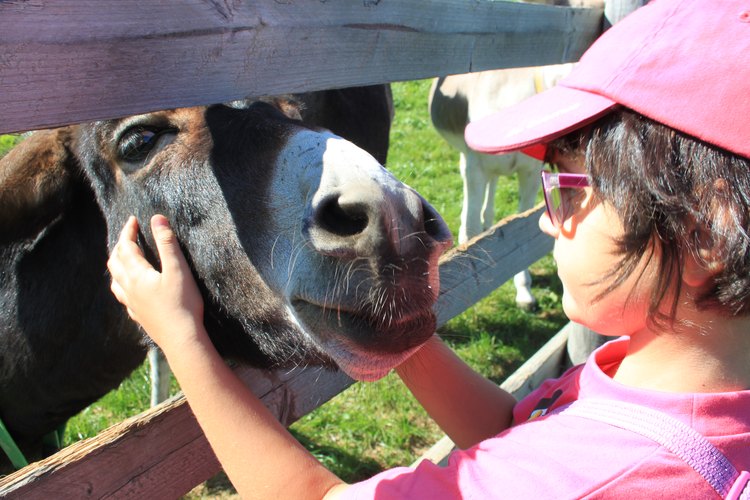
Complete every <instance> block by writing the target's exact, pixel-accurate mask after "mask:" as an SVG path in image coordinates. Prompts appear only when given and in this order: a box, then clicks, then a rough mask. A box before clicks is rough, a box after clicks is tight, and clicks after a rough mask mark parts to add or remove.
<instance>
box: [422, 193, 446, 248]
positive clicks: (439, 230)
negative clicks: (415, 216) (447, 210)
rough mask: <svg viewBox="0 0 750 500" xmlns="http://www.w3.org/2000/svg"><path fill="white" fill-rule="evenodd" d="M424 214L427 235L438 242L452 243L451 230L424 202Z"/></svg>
mask: <svg viewBox="0 0 750 500" xmlns="http://www.w3.org/2000/svg"><path fill="white" fill-rule="evenodd" d="M422 213H423V216H424V231H425V233H427V234H428V235H429V236H431V237H432V238H433V239H434V240H435V241H438V242H448V241H451V233H450V230H449V229H448V227H447V226H446V225H445V222H443V218H442V217H440V214H438V213H437V211H436V210H435V209H434V208H432V206H431V205H430V204H429V203H426V202H424V201H423V202H422Z"/></svg>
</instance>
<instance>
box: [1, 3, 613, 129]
mask: <svg viewBox="0 0 750 500" xmlns="http://www.w3.org/2000/svg"><path fill="white" fill-rule="evenodd" d="M601 18H602V11H601V10H592V9H573V8H567V7H552V6H544V5H523V4H516V3H511V2H494V1H489V0H473V1H471V2H457V1H454V0H379V1H378V0H363V1H360V2H353V1H351V0H327V1H325V2H320V1H318V0H289V1H284V2H279V1H275V0H255V1H249V0H245V1H236V2H208V1H205V0H160V1H152V2H148V4H143V3H142V2H123V1H121V0H35V1H34V2H0V46H2V47H3V50H2V54H0V109H2V119H1V120H0V133H8V132H14V131H22V130H30V129H35V128H44V127H51V126H58V125H63V124H67V123H76V122H81V121H90V120H96V119H105V118H114V117H119V116H125V115H130V114H136V113H143V112H148V111H153V110H157V109H166V108H173V107H183V106H193V105H205V104H211V103H216V102H225V101H229V100H233V99H240V98H244V97H246V96H250V95H272V94H280V93H286V92H303V91H310V90H319V89H324V88H340V87H346V86H353V85H365V84H373V83H385V82H391V81H400V80H414V79H420V78H427V77H432V76H437V75H443V74H449V73H466V72H470V71H479V70H483V69H492V68H497V67H511V66H531V65H540V64H552V63H561V62H568V61H575V60H577V59H578V57H579V56H580V55H581V53H582V52H583V51H584V50H585V48H586V47H588V45H590V43H591V42H592V41H593V40H594V38H595V37H596V36H597V35H598V34H599V32H600V26H601ZM41 27H43V29H41ZM436 55H439V57H436Z"/></svg>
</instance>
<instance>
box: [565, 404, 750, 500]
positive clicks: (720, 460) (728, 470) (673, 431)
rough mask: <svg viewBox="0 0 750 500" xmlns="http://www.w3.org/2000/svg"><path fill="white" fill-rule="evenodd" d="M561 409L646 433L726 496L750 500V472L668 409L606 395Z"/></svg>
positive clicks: (643, 434)
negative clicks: (606, 396)
mask: <svg viewBox="0 0 750 500" xmlns="http://www.w3.org/2000/svg"><path fill="white" fill-rule="evenodd" d="M558 413H561V414H567V415H574V416H578V417H582V418H588V419H591V420H597V421H599V422H604V423H606V424H609V425H612V426H615V427H619V428H620V429H625V430H629V431H632V432H636V433H638V434H640V435H642V436H645V437H647V438H649V439H651V440H653V441H655V442H657V443H659V444H660V445H662V446H664V447H665V448H666V449H668V450H669V451H670V452H672V453H674V454H675V455H677V456H678V457H680V458H681V459H682V460H684V461H685V462H686V463H687V464H688V465H690V466H691V467H692V468H693V469H695V471H696V472H698V473H699V474H700V475H701V476H703V478H704V479H705V480H706V481H708V483H709V484H710V485H711V487H712V488H713V489H714V490H716V492H717V493H718V494H719V495H720V496H721V497H722V498H727V499H740V500H750V473H749V472H747V471H743V472H738V471H737V469H735V468H734V466H733V465H732V464H731V463H730V462H729V460H728V459H727V457H726V456H724V454H723V453H721V452H720V451H719V450H718V449H717V448H716V447H715V446H714V445H713V444H711V443H710V442H709V441H708V439H706V437H705V436H703V435H702V434H701V433H699V432H698V431H696V430H695V429H693V428H692V427H690V426H688V425H686V424H684V423H682V422H680V421H679V420H677V419H675V418H673V417H671V416H669V415H667V414H666V413H663V412H660V411H657V410H654V409H651V408H647V407H645V406H640V405H636V404H632V403H626V402H623V401H614V400H604V399H581V400H577V401H574V402H573V403H571V404H570V405H568V406H566V407H563V408H561V409H560V410H559V411H558Z"/></svg>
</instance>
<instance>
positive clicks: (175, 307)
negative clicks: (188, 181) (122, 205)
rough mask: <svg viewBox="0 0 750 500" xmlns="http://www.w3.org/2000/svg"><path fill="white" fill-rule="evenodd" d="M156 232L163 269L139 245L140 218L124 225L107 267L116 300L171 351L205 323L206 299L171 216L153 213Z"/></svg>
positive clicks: (152, 229) (152, 228) (156, 339)
mask: <svg viewBox="0 0 750 500" xmlns="http://www.w3.org/2000/svg"><path fill="white" fill-rule="evenodd" d="M151 231H152V232H153V235H154V239H155V242H156V247H157V250H158V253H159V260H160V261H161V266H162V269H161V272H159V271H157V270H156V269H154V267H153V266H152V265H151V264H150V263H149V262H148V261H147V260H146V258H145V256H144V254H143V251H142V250H141V248H140V247H139V246H138V244H137V236H138V221H137V220H136V218H135V217H130V218H129V219H128V221H127V223H126V224H125V226H124V227H123V229H122V232H121V233H120V238H119V239H118V241H117V244H116V245H115V247H114V249H113V250H112V253H111V256H110V258H109V261H108V262H107V267H108V268H109V271H110V273H111V275H112V286H111V288H112V292H113V293H114V295H115V297H116V298H117V300H118V301H120V302H121V303H122V304H123V305H124V306H125V307H126V308H127V310H128V314H129V315H130V317H131V318H133V320H135V321H137V322H138V323H139V324H140V325H141V326H142V327H143V328H144V330H146V333H148V334H149V336H150V337H151V339H152V340H153V341H154V342H156V343H157V344H158V345H159V347H161V348H162V350H164V351H165V352H167V351H168V348H169V344H170V343H171V342H173V341H175V340H178V339H179V338H180V337H181V336H185V335H186V333H185V332H195V331H196V328H195V326H197V325H201V324H202V321H203V299H202V298H201V295H200V292H199V291H198V287H197V285H196V283H195V280H194V279H193V276H192V274H191V272H190V268H189V267H188V264H187V262H186V260H185V257H184V255H183V254H182V251H181V250H180V247H179V244H178V243H177V239H176V238H175V235H174V233H173V232H172V229H171V227H170V226H169V222H168V221H167V219H166V218H165V217H164V216H162V215H155V216H154V217H152V219H151ZM182 340H185V339H184V338H183V339H182Z"/></svg>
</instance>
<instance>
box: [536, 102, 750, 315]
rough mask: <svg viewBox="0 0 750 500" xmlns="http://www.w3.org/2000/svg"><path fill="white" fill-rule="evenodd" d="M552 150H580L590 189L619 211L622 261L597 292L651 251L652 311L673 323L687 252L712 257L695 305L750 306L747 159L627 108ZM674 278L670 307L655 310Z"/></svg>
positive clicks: (737, 311)
mask: <svg viewBox="0 0 750 500" xmlns="http://www.w3.org/2000/svg"><path fill="white" fill-rule="evenodd" d="M549 149H550V150H552V151H560V152H562V153H566V152H567V153H584V154H585V163H586V169H587V171H588V173H589V174H590V175H591V177H592V181H593V182H592V186H593V188H594V193H595V195H596V196H597V197H598V198H599V199H602V200H605V201H606V202H608V203H610V204H611V205H612V206H613V207H615V209H616V210H617V212H618V213H619V214H620V216H621V218H622V222H623V226H624V235H623V236H622V238H621V239H620V240H619V241H617V242H616V243H617V246H618V249H619V253H620V255H621V257H622V260H621V265H619V266H615V267H614V268H613V270H612V272H611V273H610V274H609V275H608V276H605V277H604V278H603V280H602V281H604V282H609V284H608V286H607V288H606V289H605V292H604V293H603V294H602V295H605V294H607V293H608V292H610V291H612V290H613V289H615V288H617V287H618V286H620V285H621V284H622V282H623V281H624V280H625V279H626V278H627V277H628V276H630V275H631V274H632V273H633V272H635V270H636V269H637V268H638V264H639V262H640V261H641V259H643V258H645V259H648V260H651V259H652V258H657V259H659V262H658V268H657V273H658V277H657V283H656V286H655V288H654V290H653V291H652V295H651V303H650V309H649V318H650V319H651V320H652V321H657V322H659V321H665V320H666V321H668V322H673V321H674V319H675V310H676V306H677V304H678V299H679V295H680V290H681V286H680V284H681V280H680V279H679V277H680V276H681V273H682V270H683V264H684V262H685V257H686V256H687V255H691V254H692V255H693V256H695V257H696V258H697V259H698V260H699V262H702V263H703V264H704V265H706V266H708V265H712V264H718V266H717V269H718V272H717V273H716V274H715V276H714V279H713V281H712V282H711V284H710V285H709V286H707V287H706V288H705V289H704V290H702V291H701V293H700V295H699V296H698V297H696V298H695V302H696V306H697V307H698V308H701V309H708V308H713V309H715V310H718V311H720V312H721V313H722V314H726V315H746V314H748V313H750V300H749V298H750V236H748V227H749V225H750V160H748V159H747V158H744V157H741V156H737V155H734V154H732V153H729V152H727V151H725V150H723V149H720V148H718V147H716V146H713V145H711V144H709V143H706V142H703V141H700V140H698V139H695V138H693V137H691V136H688V135H686V134H683V133H681V132H679V131H676V130H674V129H672V128H670V127H667V126H665V125H662V124H660V123H658V122H655V121H653V120H650V119H648V118H646V117H644V116H643V115H640V114H639V113H636V112H634V111H631V110H628V109H625V108H619V109H618V110H616V111H614V112H612V113H609V114H608V115H606V116H605V117H603V118H601V119H599V120H598V121H596V122H595V123H594V124H593V125H591V126H589V127H585V128H584V129H582V130H580V131H577V132H573V133H572V134H569V135H567V136H564V137H562V138H561V139H558V140H556V141H553V142H552V143H551V144H550V148H549ZM549 154H550V153H548V157H549ZM701 248H703V249H708V250H710V254H711V255H712V259H711V262H706V261H704V260H701V259H700V257H699V255H700V253H699V250H700V249H701ZM673 285H674V286H675V287H676V288H675V289H674V290H675V293H670V295H669V296H670V298H671V299H672V302H671V304H669V308H668V309H666V308H664V307H661V306H662V301H663V300H664V298H665V296H666V295H667V291H668V290H669V289H670V287H671V286H673ZM665 305H666V304H665Z"/></svg>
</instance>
